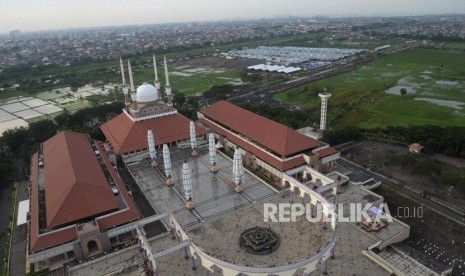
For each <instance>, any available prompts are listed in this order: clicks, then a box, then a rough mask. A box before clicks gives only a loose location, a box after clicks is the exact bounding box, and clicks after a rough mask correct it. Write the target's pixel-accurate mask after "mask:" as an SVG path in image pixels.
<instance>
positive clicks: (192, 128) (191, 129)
mask: <svg viewBox="0 0 465 276" xmlns="http://www.w3.org/2000/svg"><path fill="white" fill-rule="evenodd" d="M189 132H190V137H191V148H192V156H197V155H198V154H197V151H196V149H197V135H196V134H195V123H194V122H193V121H191V122H190V123H189Z"/></svg>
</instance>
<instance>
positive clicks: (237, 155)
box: [233, 148, 244, 193]
mask: <svg viewBox="0 0 465 276" xmlns="http://www.w3.org/2000/svg"><path fill="white" fill-rule="evenodd" d="M243 178H244V167H243V165H242V154H241V150H240V149H239V148H236V150H235V151H234V158H233V182H234V184H235V185H236V187H235V190H236V192H238V193H239V192H242V187H241V186H240V185H241V183H242V180H243Z"/></svg>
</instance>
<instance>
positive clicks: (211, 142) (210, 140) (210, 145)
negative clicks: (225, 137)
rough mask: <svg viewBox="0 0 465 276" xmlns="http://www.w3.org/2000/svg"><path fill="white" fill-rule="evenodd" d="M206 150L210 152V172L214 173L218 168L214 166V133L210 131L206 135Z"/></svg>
mask: <svg viewBox="0 0 465 276" xmlns="http://www.w3.org/2000/svg"><path fill="white" fill-rule="evenodd" d="M208 152H209V154H210V164H211V165H212V166H211V168H210V172H212V173H216V172H217V171H218V169H217V168H216V148H215V135H213V133H210V134H209V135H208Z"/></svg>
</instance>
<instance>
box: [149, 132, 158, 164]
mask: <svg viewBox="0 0 465 276" xmlns="http://www.w3.org/2000/svg"><path fill="white" fill-rule="evenodd" d="M147 143H148V145H149V154H150V160H152V162H151V165H152V167H156V166H157V165H158V164H157V161H155V159H156V158H157V151H156V150H155V139H153V132H152V129H150V128H149V129H148V130H147Z"/></svg>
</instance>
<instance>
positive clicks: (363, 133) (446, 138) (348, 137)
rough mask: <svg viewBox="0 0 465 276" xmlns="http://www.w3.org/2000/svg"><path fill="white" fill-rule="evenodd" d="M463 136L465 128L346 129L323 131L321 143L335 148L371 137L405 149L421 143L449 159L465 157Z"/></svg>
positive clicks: (464, 139)
mask: <svg viewBox="0 0 465 276" xmlns="http://www.w3.org/2000/svg"><path fill="white" fill-rule="evenodd" d="M464 133H465V127H460V126H435V125H422V126H408V127H403V126H387V127H385V128H372V129H361V128H356V127H346V128H338V129H334V130H328V131H326V132H325V133H324V136H323V140H324V141H326V142H328V143H330V144H333V145H337V144H341V143H344V142H347V141H352V140H359V139H361V138H364V137H371V138H377V139H380V140H383V141H386V142H393V143H400V144H404V145H407V144H410V143H420V144H422V145H423V146H426V148H427V149H429V150H431V151H434V152H442V153H445V154H448V155H451V156H465V135H463V134H464Z"/></svg>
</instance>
